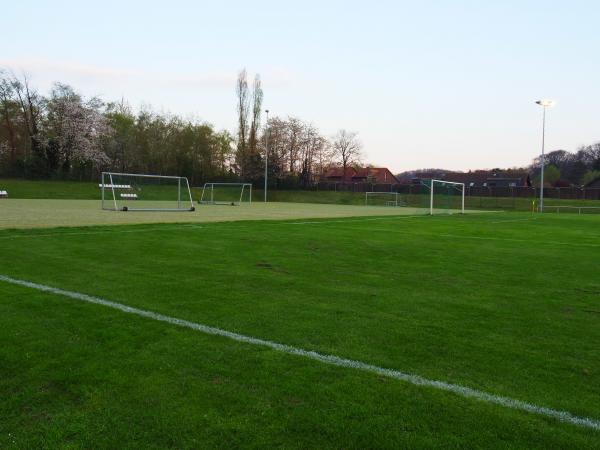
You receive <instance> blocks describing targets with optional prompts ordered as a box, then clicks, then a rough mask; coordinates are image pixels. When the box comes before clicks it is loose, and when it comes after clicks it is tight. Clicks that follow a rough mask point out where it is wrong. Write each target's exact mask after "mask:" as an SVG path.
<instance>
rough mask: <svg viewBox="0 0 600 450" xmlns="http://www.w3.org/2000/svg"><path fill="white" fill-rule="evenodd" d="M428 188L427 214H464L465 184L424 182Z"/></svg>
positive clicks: (437, 181)
mask: <svg viewBox="0 0 600 450" xmlns="http://www.w3.org/2000/svg"><path fill="white" fill-rule="evenodd" d="M422 183H423V184H424V185H425V186H427V187H428V188H429V199H428V200H429V205H428V206H429V214H430V215H433V214H437V213H446V214H455V213H460V214H464V213H465V184H464V183H456V182H454V181H443V180H435V179H432V180H424V181H423V182H422Z"/></svg>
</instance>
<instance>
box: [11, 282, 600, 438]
mask: <svg viewBox="0 0 600 450" xmlns="http://www.w3.org/2000/svg"><path fill="white" fill-rule="evenodd" d="M0 281H3V282H5V283H10V284H13V285H17V286H23V287H27V288H31V289H36V290H38V291H42V292H49V293H51V294H55V295H60V296H63V297H68V298H72V299H75V300H79V301H84V302H88V303H94V304H97V305H102V306H106V307H109V308H113V309H116V310H119V311H122V312H125V313H128V314H134V315H137V316H140V317H146V318H149V319H153V320H157V321H160V322H166V323H169V324H172V325H177V326H180V327H184V328H190V329H192V330H196V331H200V332H202V333H205V334H209V335H214V336H221V337H225V338H228V339H232V340H234V341H238V342H243V343H246V344H251V345H258V346H261V347H268V348H270V349H273V350H276V351H278V352H282V353H286V354H289V355H296V356H302V357H304V358H308V359H311V360H315V361H319V362H322V363H325V364H330V365H333V366H338V367H344V368H349V369H357V370H361V371H364V372H369V373H374V374H377V375H381V376H385V377H388V378H393V379H396V380H400V381H404V382H407V383H410V384H413V385H415V386H425V387H430V388H434V389H439V390H442V391H446V392H451V393H454V394H457V395H460V396H462V397H466V398H471V399H475V400H479V401H483V402H487V403H492V404H496V405H500V406H504V407H506V408H511V409H516V410H521V411H526V412H529V413H533V414H538V415H541V416H545V417H550V418H553V419H556V420H558V421H560V422H564V423H568V424H572V425H577V426H581V427H585V428H591V429H593V430H597V431H600V421H599V420H596V419H592V418H588V417H580V416H575V415H573V414H571V413H570V412H568V411H561V410H557V409H552V408H546V407H543V406H537V405H534V404H532V403H527V402H524V401H521V400H516V399H513V398H510V397H502V396H499V395H494V394H489V393H487V392H483V391H478V390H476V389H472V388H469V387H466V386H461V385H459V384H452V383H447V382H444V381H439V380H431V379H428V378H424V377H421V376H419V375H413V374H409V373H404V372H400V371H398V370H394V369H386V368H384V367H379V366H375V365H372V364H368V363H365V362H362V361H357V360H352V359H346V358H341V357H339V356H335V355H327V354H321V353H317V352H315V351H312V350H304V349H302V348H298V347H292V346H290V345H285V344H280V343H277V342H273V341H269V340H265V339H260V338H254V337H251V336H245V335H243V334H239V333H234V332H231V331H227V330H222V329H220V328H215V327H211V326H208V325H203V324H200V323H195V322H190V321H187V320H183V319H177V318H175V317H170V316H165V315H163V314H159V313H155V312H152V311H146V310H143V309H139V308H134V307H132V306H127V305H124V304H122V303H117V302H112V301H110V300H105V299H103V298H100V297H94V296H91V295H87V294H82V293H79V292H73V291H66V290H63V289H59V288H55V287H52V286H46V285H43V284H38V283H33V282H30V281H25V280H19V279H16V278H11V277H8V276H5V275H0Z"/></svg>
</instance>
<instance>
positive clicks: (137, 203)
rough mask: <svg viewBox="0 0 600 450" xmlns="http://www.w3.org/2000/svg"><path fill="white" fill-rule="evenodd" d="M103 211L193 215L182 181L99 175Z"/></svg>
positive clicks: (186, 182) (147, 176) (190, 195)
mask: <svg viewBox="0 0 600 450" xmlns="http://www.w3.org/2000/svg"><path fill="white" fill-rule="evenodd" d="M98 187H99V188H100V190H101V192H102V209H106V210H111V211H194V210H195V208H194V200H193V199H192V191H191V190H190V184H189V183H188V179H187V178H185V177H175V176H165V175H145V174H134V173H116V172H102V178H101V181H100V184H99V185H98Z"/></svg>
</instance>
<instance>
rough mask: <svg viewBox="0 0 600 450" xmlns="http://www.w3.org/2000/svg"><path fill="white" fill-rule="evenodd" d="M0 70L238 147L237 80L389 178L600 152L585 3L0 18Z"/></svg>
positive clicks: (19, 5) (398, 4) (301, 5)
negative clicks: (194, 124)
mask: <svg viewBox="0 0 600 450" xmlns="http://www.w3.org/2000/svg"><path fill="white" fill-rule="evenodd" d="M0 20H1V22H2V31H0V67H4V68H7V69H10V70H13V71H14V72H15V73H21V72H25V73H27V74H28V76H29V77H30V78H31V82H32V84H33V85H35V86H36V87H38V88H39V89H40V91H42V92H48V91H49V89H50V88H51V86H52V83H53V82H56V81H61V82H65V83H68V84H71V85H73V86H74V87H75V88H76V90H78V91H79V92H80V93H82V94H83V95H86V96H93V95H98V96H100V97H101V98H102V99H104V100H106V101H112V100H119V99H121V98H125V99H126V100H127V101H128V102H129V103H130V104H131V105H132V107H134V108H136V109H137V108H140V107H142V106H144V105H150V106H152V107H153V108H154V109H156V110H158V111H163V112H171V113H175V114H180V115H182V116H184V117H186V118H193V119H196V120H202V121H207V122H210V123H211V124H213V125H214V126H215V127H216V128H217V129H228V130H230V131H232V132H234V131H235V126H236V125H235V124H236V110H235V79H236V76H237V73H238V72H239V71H240V69H242V68H246V69H247V71H248V73H249V74H250V76H251V77H253V76H254V74H260V76H261V78H262V82H263V89H264V107H265V108H266V109H269V110H270V111H271V115H272V116H273V115H277V116H280V117H287V116H296V117H299V118H301V119H302V120H304V121H307V122H310V123H313V124H314V125H315V126H317V127H318V128H319V129H320V131H321V133H322V134H323V135H325V136H328V137H329V136H333V135H334V134H335V133H336V131H337V130H339V129H346V130H350V131H355V132H358V134H359V137H360V139H361V141H362V144H363V154H364V161H365V162H368V163H372V164H374V165H376V166H385V167H389V168H390V169H391V170H392V171H394V172H400V171H404V170H411V169H418V168H432V167H441V168H445V169H451V170H469V169H478V168H496V167H514V166H521V165H527V164H529V163H530V162H531V160H532V159H533V158H534V157H535V156H536V155H538V154H539V153H540V151H541V119H542V116H541V114H542V111H541V107H539V106H538V105H536V104H535V101H536V100H539V99H541V98H550V99H554V100H555V101H556V106H555V107H554V108H552V109H551V110H548V115H547V128H546V144H547V145H546V151H551V150H555V149H564V150H569V151H574V150H576V149H577V148H578V147H579V146H581V145H587V144H592V143H594V142H598V141H600V121H599V120H598V119H599V117H598V111H599V110H600V108H599V107H598V105H600V83H599V82H598V81H599V75H598V74H600V58H598V54H600V27H599V25H598V24H599V23H600V2H598V1H597V0H596V1H577V0H574V1H569V2H566V1H564V0H562V1H554V0H546V1H528V0H521V1H517V0H504V1H492V0H480V1H427V0H424V1H370V2H369V1H364V0H363V1H352V0H347V1H337V0H333V1H327V0H321V1H313V0H305V1H302V2H285V1H281V0H279V1H261V0H254V1H253V2H249V1H244V2H240V1H227V0H222V1H212V2H205V1H199V0H197V1H183V0H171V1H164V0H163V1H161V2H154V1H143V2H141V1H124V0H121V1H112V0H107V1H102V2H84V1H60V0H54V1H27V0H21V1H19V2H15V1H13V2H8V4H5V5H3V6H2V15H1V16H0Z"/></svg>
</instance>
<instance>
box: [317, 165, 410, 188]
mask: <svg viewBox="0 0 600 450" xmlns="http://www.w3.org/2000/svg"><path fill="white" fill-rule="evenodd" d="M322 180H323V181H328V182H330V183H373V184H399V181H398V179H397V178H396V177H395V176H394V174H393V173H392V172H391V171H390V170H389V169H387V168H385V167H347V168H346V176H344V169H343V168H342V167H331V168H330V169H329V170H328V171H327V172H325V174H324V175H323V177H322Z"/></svg>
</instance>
